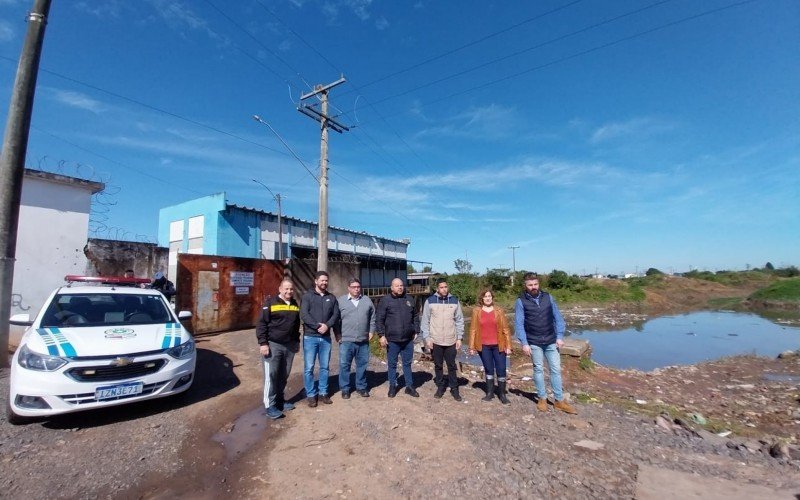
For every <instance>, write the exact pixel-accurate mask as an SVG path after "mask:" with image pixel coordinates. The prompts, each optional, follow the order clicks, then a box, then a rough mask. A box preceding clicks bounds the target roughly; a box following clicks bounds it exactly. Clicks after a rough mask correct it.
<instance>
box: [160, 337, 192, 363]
mask: <svg viewBox="0 0 800 500" xmlns="http://www.w3.org/2000/svg"><path fill="white" fill-rule="evenodd" d="M165 352H166V353H167V354H169V355H170V356H172V357H173V358H175V359H186V358H188V357H189V356H191V355H192V353H193V352H194V340H192V339H189V340H187V341H186V342H184V343H183V344H181V345H179V346H177V347H171V348H169V349H167V350H166V351H165Z"/></svg>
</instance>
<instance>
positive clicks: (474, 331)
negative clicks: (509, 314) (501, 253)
mask: <svg viewBox="0 0 800 500" xmlns="http://www.w3.org/2000/svg"><path fill="white" fill-rule="evenodd" d="M469 352H470V354H475V353H476V352H478V353H480V356H481V362H483V370H484V372H485V373H486V396H484V397H483V401H491V400H492V398H493V397H494V378H495V373H496V374H497V397H498V399H500V402H501V403H503V404H504V405H507V404H510V402H509V401H508V398H507V397H506V356H508V355H510V354H511V326H510V325H509V323H508V319H507V318H506V313H505V312H504V311H503V310H502V309H501V308H500V307H498V306H496V305H494V294H493V293H492V290H491V289H489V288H485V289H483V290H481V293H480V294H479V295H478V307H476V308H475V309H473V310H472V321H471V322H470V325H469Z"/></svg>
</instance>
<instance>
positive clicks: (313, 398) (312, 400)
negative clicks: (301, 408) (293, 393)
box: [306, 396, 317, 408]
mask: <svg viewBox="0 0 800 500" xmlns="http://www.w3.org/2000/svg"><path fill="white" fill-rule="evenodd" d="M306 401H308V406H310V407H311V408H316V407H317V397H316V396H311V397H310V398H308V399H306Z"/></svg>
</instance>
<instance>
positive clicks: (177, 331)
mask: <svg viewBox="0 0 800 500" xmlns="http://www.w3.org/2000/svg"><path fill="white" fill-rule="evenodd" d="M173 325H174V327H175V342H174V343H173V344H174V345H173V347H178V346H179V345H181V327H180V325H179V324H178V323H173Z"/></svg>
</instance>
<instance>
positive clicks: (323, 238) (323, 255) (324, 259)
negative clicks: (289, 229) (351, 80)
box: [297, 75, 350, 271]
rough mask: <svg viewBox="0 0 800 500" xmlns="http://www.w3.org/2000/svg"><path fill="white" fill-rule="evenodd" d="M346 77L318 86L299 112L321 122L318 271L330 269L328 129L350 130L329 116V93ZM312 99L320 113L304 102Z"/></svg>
mask: <svg viewBox="0 0 800 500" xmlns="http://www.w3.org/2000/svg"><path fill="white" fill-rule="evenodd" d="M345 81H346V80H345V79H344V75H342V77H341V78H339V79H338V80H336V81H335V82H333V83H329V84H327V85H317V86H316V87H314V90H313V91H311V92H309V93H307V94H303V95H301V96H300V101H301V105H300V106H298V107H297V111H299V112H301V113H303V114H304V115H306V116H308V117H310V118H312V119H314V121H317V122H319V124H320V129H321V134H320V155H319V225H318V228H319V231H318V233H317V271H325V270H327V269H328V129H329V128H331V129H333V130H335V131H336V132H339V133H340V134H341V133H342V132H343V131H346V130H350V129H348V128H347V127H345V126H344V125H342V124H341V123H339V122H337V121H336V120H334V119H333V118H331V117H330V116H328V91H329V90H331V89H332V88H334V87H336V86H337V85H341V84H343V83H344V82H345ZM311 97H318V98H319V100H320V111H317V110H316V109H314V108H313V107H312V106H310V105H306V104H302V101H305V100H306V99H309V98H311Z"/></svg>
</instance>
